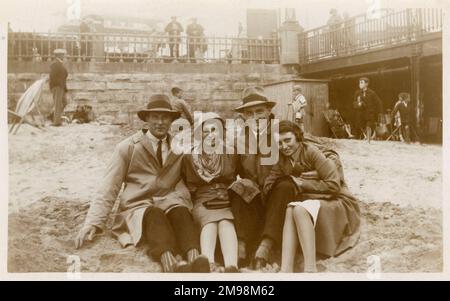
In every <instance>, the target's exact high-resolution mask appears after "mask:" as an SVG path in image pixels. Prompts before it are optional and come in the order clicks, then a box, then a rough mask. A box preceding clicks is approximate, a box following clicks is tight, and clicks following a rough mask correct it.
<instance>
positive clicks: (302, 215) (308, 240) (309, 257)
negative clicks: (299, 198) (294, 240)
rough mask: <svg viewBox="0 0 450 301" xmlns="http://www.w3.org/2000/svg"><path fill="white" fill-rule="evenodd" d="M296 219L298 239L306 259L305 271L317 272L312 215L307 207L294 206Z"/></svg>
mask: <svg viewBox="0 0 450 301" xmlns="http://www.w3.org/2000/svg"><path fill="white" fill-rule="evenodd" d="M293 213H294V214H293V215H294V221H295V225H296V226H297V234H298V240H299V241H300V246H301V247H302V251H303V257H304V260H305V272H309V273H311V272H317V268H316V233H315V231H314V225H313V221H312V219H311V215H310V214H309V212H308V211H306V209H305V208H303V207H300V206H297V207H295V208H294V212H293Z"/></svg>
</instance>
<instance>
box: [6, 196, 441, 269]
mask: <svg viewBox="0 0 450 301" xmlns="http://www.w3.org/2000/svg"><path fill="white" fill-rule="evenodd" d="M87 209H88V203H86V202H83V201H81V200H74V199H62V198H54V197H47V198H44V199H42V200H39V201H38V202H35V203H33V204H32V205H31V206H30V207H28V208H26V209H22V210H20V211H19V212H17V213H12V214H11V215H10V217H9V241H8V271H9V272H66V271H67V269H68V264H67V258H68V256H70V255H78V256H79V257H80V259H81V271H83V272H159V271H160V267H159V265H158V264H157V263H155V262H152V261H151V260H150V258H148V257H147V256H146V255H145V250H144V249H142V248H134V247H128V248H126V249H122V248H121V247H120V246H119V244H118V243H117V241H116V240H115V239H114V238H113V237H112V236H111V234H110V233H106V234H105V235H104V236H100V237H97V239H95V240H94V241H93V242H91V243H88V244H87V245H86V246H85V247H83V248H82V249H80V250H76V249H75V248H74V243H73V239H74V237H75V235H76V233H77V232H78V230H79V227H80V225H81V224H82V222H83V221H84V217H85V215H86V212H87ZM361 210H362V213H363V220H362V229H361V230H362V233H361V238H360V241H359V243H358V245H357V246H356V247H355V248H353V249H350V250H348V251H347V252H346V253H344V254H342V255H341V256H339V257H336V258H330V259H326V260H322V261H320V262H319V265H320V266H321V270H323V271H324V272H362V273H364V272H366V271H367V267H368V264H367V258H368V257H369V256H371V255H377V256H379V257H380V260H381V269H382V271H383V272H440V271H442V254H441V252H442V226H441V211H440V210H438V209H428V210H425V209H421V208H414V207H411V206H409V207H405V208H402V207H399V206H397V205H393V204H391V203H370V204H364V203H361Z"/></svg>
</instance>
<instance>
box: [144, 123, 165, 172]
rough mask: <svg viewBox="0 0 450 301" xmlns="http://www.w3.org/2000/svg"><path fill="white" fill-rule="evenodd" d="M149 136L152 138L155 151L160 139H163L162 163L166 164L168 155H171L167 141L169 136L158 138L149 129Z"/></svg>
mask: <svg viewBox="0 0 450 301" xmlns="http://www.w3.org/2000/svg"><path fill="white" fill-rule="evenodd" d="M147 136H148V138H149V139H150V142H151V143H152V147H153V150H154V151H155V153H156V152H157V150H158V142H159V140H162V142H163V143H162V145H161V154H162V163H163V164H164V162H166V159H167V156H168V155H169V144H168V142H167V136H166V137H164V138H163V139H158V138H156V137H155V136H153V135H152V133H150V131H147Z"/></svg>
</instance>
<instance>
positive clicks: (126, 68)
mask: <svg viewBox="0 0 450 301" xmlns="http://www.w3.org/2000/svg"><path fill="white" fill-rule="evenodd" d="M49 64H50V63H48V62H41V63H36V62H34V63H33V62H9V65H8V107H9V108H10V109H11V108H12V109H14V108H15V103H16V101H17V100H18V99H19V97H20V96H21V95H22V93H23V92H24V91H25V90H26V89H27V88H28V87H29V86H30V85H31V84H32V83H33V82H34V81H35V80H37V79H39V78H41V77H45V76H48V70H49ZM67 69H68V71H69V78H68V84H67V85H68V89H69V93H68V101H69V105H68V107H67V108H66V110H68V111H70V110H73V109H74V108H75V107H76V105H77V104H90V105H92V106H93V108H94V111H95V113H96V114H97V116H101V117H102V118H106V119H108V120H109V121H113V122H119V123H120V122H126V123H128V122H130V116H134V115H135V114H134V112H135V111H136V110H138V109H139V108H141V107H143V106H145V104H146V103H147V101H148V99H149V97H150V95H152V94H154V93H166V94H168V95H169V94H170V89H171V88H172V87H173V86H178V87H180V88H182V89H184V90H185V98H186V99H187V101H188V103H189V104H190V105H191V107H192V109H193V110H211V111H216V112H220V113H222V114H223V115H224V117H228V116H231V115H233V111H232V108H233V107H235V106H236V105H237V104H238V103H239V102H240V100H239V99H240V95H241V92H242V90H243V89H244V88H245V87H247V86H249V85H263V84H266V83H271V82H276V81H280V80H286V79H291V78H293V77H295V75H294V74H289V72H287V71H286V70H284V69H283V67H281V65H261V64H248V65H243V64H241V65H238V64H154V63H153V64H133V63H109V64H107V63H70V62H69V63H67ZM52 105H53V101H52V98H51V94H50V91H49V89H48V85H45V90H44V91H43V95H42V99H41V102H40V106H39V108H40V110H41V112H43V113H45V112H47V111H49V110H51V108H52Z"/></svg>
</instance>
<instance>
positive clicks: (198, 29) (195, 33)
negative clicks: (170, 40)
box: [186, 18, 204, 63]
mask: <svg viewBox="0 0 450 301" xmlns="http://www.w3.org/2000/svg"><path fill="white" fill-rule="evenodd" d="M203 31H204V29H203V26H201V25H200V24H198V23H197V18H192V23H191V24H189V25H188V26H187V27H186V34H187V37H188V40H187V49H188V56H189V60H190V61H191V62H192V63H194V62H195V61H196V60H195V59H196V57H197V53H199V52H203V51H202V48H203V47H202V40H203V35H204V33H203Z"/></svg>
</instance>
